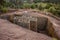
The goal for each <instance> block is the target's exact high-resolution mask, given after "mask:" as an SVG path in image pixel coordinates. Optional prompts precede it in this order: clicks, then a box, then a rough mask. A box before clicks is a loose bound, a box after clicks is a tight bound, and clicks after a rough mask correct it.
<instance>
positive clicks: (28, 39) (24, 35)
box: [0, 19, 53, 40]
mask: <svg viewBox="0 0 60 40" xmlns="http://www.w3.org/2000/svg"><path fill="white" fill-rule="evenodd" d="M0 40H53V39H52V38H51V37H49V36H46V35H44V34H41V33H36V32H33V31H30V30H27V29H25V28H22V27H21V26H18V25H15V24H13V23H10V22H9V21H7V20H3V19H0Z"/></svg>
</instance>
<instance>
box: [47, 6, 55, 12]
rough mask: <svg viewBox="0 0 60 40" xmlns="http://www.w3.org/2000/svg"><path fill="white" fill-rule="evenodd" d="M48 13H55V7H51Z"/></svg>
mask: <svg viewBox="0 0 60 40" xmlns="http://www.w3.org/2000/svg"><path fill="white" fill-rule="evenodd" d="M48 11H49V12H51V13H55V12H56V9H55V7H53V6H52V7H50V8H49V9H48Z"/></svg>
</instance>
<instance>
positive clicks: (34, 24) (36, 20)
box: [0, 13, 57, 38]
mask: <svg viewBox="0 0 60 40" xmlns="http://www.w3.org/2000/svg"><path fill="white" fill-rule="evenodd" d="M0 18H1V19H7V20H9V21H10V22H12V23H14V24H17V25H19V26H22V27H23V28H27V29H29V30H32V31H35V32H38V33H43V34H46V35H48V36H51V37H56V38H57V36H56V35H55V32H54V28H53V26H52V25H53V24H52V23H51V22H50V21H49V19H48V18H46V17H43V16H40V15H36V14H32V15H31V14H24V13H23V14H13V15H2V16H0Z"/></svg>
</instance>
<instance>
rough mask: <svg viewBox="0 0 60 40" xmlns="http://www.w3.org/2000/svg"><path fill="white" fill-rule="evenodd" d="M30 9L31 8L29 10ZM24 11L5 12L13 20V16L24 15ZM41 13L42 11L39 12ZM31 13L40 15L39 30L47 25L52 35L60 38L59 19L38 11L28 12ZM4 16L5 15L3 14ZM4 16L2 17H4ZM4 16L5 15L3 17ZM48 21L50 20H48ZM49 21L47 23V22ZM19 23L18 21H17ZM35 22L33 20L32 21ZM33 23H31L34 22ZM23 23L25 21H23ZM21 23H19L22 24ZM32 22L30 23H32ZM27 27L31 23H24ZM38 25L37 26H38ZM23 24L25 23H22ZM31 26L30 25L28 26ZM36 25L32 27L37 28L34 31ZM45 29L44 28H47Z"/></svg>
mask: <svg viewBox="0 0 60 40" xmlns="http://www.w3.org/2000/svg"><path fill="white" fill-rule="evenodd" d="M29 11H30V10H29ZM23 12H24V11H22V12H17V13H11V14H5V15H9V17H8V19H9V20H11V21H12V22H13V18H14V15H15V14H16V15H22V14H23ZM39 13H40V12H39ZM28 14H29V15H31V16H35V17H38V19H39V20H38V21H37V25H38V26H39V27H38V28H39V29H38V28H37V30H39V31H38V32H41V31H40V30H41V29H44V28H45V29H46V27H47V31H48V34H49V35H51V36H52V37H56V38H59V40H60V21H59V20H58V19H55V18H54V17H52V16H48V15H42V13H41V14H38V13H37V12H31V11H30V13H29V12H28ZM3 16H4V15H3ZM3 16H2V17H3ZM3 18H4V17H3ZM47 21H48V22H47ZM46 22H47V23H46ZM17 23H18V22H17ZM32 23H33V22H32ZM32 23H31V24H32ZM22 24H23V23H22ZM22 24H21V23H20V24H19V23H18V25H22ZM31 24H30V25H31ZM35 24H36V21H35ZM24 25H25V27H26V28H29V29H30V25H29V24H28V23H24ZM37 25H36V26H37ZM22 26H23V25H22ZM28 26H29V27H28ZM36 26H35V27H31V28H32V29H33V28H35V29H34V30H33V31H36ZM45 29H44V30H45Z"/></svg>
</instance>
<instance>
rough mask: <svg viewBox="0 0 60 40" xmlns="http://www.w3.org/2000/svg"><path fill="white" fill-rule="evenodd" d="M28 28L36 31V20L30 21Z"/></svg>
mask: <svg viewBox="0 0 60 40" xmlns="http://www.w3.org/2000/svg"><path fill="white" fill-rule="evenodd" d="M30 29H31V30H32V31H35V32H37V22H36V21H30Z"/></svg>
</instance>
